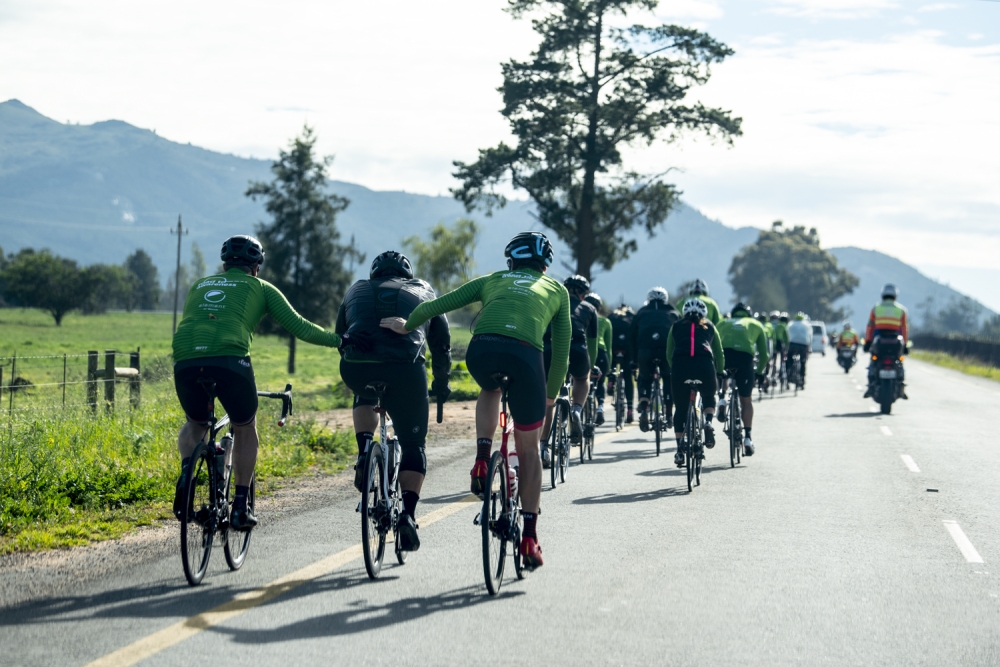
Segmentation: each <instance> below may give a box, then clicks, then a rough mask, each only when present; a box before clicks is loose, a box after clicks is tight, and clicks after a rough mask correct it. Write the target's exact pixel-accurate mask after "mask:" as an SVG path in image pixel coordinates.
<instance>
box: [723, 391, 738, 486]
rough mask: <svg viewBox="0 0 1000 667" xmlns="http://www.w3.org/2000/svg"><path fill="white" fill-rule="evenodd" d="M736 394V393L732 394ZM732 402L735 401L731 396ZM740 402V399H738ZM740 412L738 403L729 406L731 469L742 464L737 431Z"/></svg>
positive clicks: (727, 428) (727, 421)
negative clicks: (737, 442)
mask: <svg viewBox="0 0 1000 667" xmlns="http://www.w3.org/2000/svg"><path fill="white" fill-rule="evenodd" d="M732 393H735V392H732ZM729 400H730V401H733V400H734V397H733V396H732V395H730V397H729ZM736 400H739V399H736ZM738 411H739V406H737V405H736V403H730V404H729V417H728V418H727V419H726V430H727V431H728V432H729V467H730V468H735V467H736V464H737V463H739V462H740V454H739V445H737V444H736V441H737V439H738V437H739V436H738V434H737V431H738V429H739V426H738V421H737V420H738V417H737V413H738Z"/></svg>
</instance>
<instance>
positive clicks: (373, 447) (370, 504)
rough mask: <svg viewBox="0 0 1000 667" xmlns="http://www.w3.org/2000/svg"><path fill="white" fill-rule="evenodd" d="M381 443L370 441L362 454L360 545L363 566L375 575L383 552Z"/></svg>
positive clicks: (380, 563) (371, 574)
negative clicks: (363, 471)
mask: <svg viewBox="0 0 1000 667" xmlns="http://www.w3.org/2000/svg"><path fill="white" fill-rule="evenodd" d="M382 461H383V457H382V447H381V446H380V445H379V443H375V442H373V443H372V444H370V445H369V446H368V455H367V456H365V480H364V484H363V485H362V487H361V488H362V489H364V490H363V491H362V492H361V545H362V546H363V547H364V554H365V570H367V571H368V577H369V578H371V579H375V578H377V577H378V575H379V572H381V571H382V560H383V557H384V556H385V537H386V532H387V530H386V527H385V522H386V520H387V519H388V517H385V516H383V515H384V514H385V512H386V507H385V506H386V503H385V500H386V498H385V494H384V493H383V492H382V479H383V467H382Z"/></svg>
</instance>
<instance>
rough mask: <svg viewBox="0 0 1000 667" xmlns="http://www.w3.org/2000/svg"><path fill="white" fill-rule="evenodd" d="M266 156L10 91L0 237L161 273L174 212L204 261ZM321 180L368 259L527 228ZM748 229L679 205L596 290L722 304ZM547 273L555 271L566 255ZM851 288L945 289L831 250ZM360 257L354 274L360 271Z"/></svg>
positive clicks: (489, 253) (261, 172)
mask: <svg viewBox="0 0 1000 667" xmlns="http://www.w3.org/2000/svg"><path fill="white" fill-rule="evenodd" d="M269 167H270V163H269V162H267V161H263V160H253V159H246V158H240V157H236V156H233V155H225V154H221V153H215V152H212V151H208V150H204V149H202V148H198V147H195V146H191V145H183V144H178V143H176V142H172V141H168V140H166V139H164V138H162V137H159V136H157V135H156V134H155V133H154V132H152V131H149V130H143V129H139V128H137V127H134V126H132V125H129V124H128V123H125V122H122V121H117V120H111V121H105V122H101V123H95V124H93V125H64V124H62V123H59V122H57V121H54V120H52V119H50V118H46V117H45V116H43V115H41V114H39V113H38V112H37V111H35V110H34V109H31V108H30V107H28V106H26V105H24V104H22V103H21V102H19V101H17V100H10V101H8V102H4V103H0V246H2V247H3V248H4V250H5V251H7V252H11V251H15V250H17V249H18V248H21V247H25V246H27V247H35V248H40V247H48V248H51V249H52V251H53V252H55V253H57V254H60V255H64V256H68V257H72V258H74V259H76V260H78V261H80V262H81V263H84V264H86V263H92V262H98V261H100V262H113V263H120V262H122V261H123V260H124V258H125V256H126V255H127V254H128V253H130V252H132V251H133V250H134V249H136V248H144V249H145V250H146V251H147V252H149V253H150V255H151V256H152V257H153V261H154V262H155V263H156V264H157V266H158V267H159V268H160V272H161V277H162V279H163V280H164V282H165V281H166V277H167V274H168V273H169V272H170V271H172V270H173V266H174V262H175V254H176V238H175V237H172V236H171V235H170V234H169V232H168V229H169V228H170V227H172V226H173V225H175V224H176V222H177V215H178V214H183V219H184V225H185V227H187V228H189V229H190V230H191V231H190V234H189V236H186V237H185V238H184V241H183V242H184V251H183V252H184V256H185V258H187V257H190V252H189V248H190V243H191V242H192V241H197V242H198V244H199V245H200V246H201V247H202V249H203V250H204V251H205V254H206V257H207V258H208V260H209V267H210V268H211V267H212V266H214V265H215V261H214V257H215V256H216V255H215V253H216V248H217V247H218V245H219V244H220V242H221V240H222V239H224V238H225V237H226V236H228V235H230V234H238V233H247V232H252V230H253V226H254V224H255V223H256V222H258V221H260V220H263V219H264V212H263V208H262V206H261V205H260V204H255V203H254V202H252V201H250V200H249V199H247V198H246V197H244V196H243V192H244V191H245V190H246V187H247V183H248V182H249V181H251V180H268V179H269V178H270V176H271V174H270V171H269ZM330 190H331V191H332V192H335V193H337V194H340V195H343V196H345V197H347V198H348V199H350V200H351V204H350V206H349V207H348V209H347V211H346V212H344V213H343V214H342V215H341V216H340V218H339V226H340V230H341V232H342V234H343V236H344V240H345V241H346V240H347V239H349V238H350V237H351V235H354V237H355V241H356V243H357V246H358V247H359V249H360V250H361V251H362V252H364V253H366V255H367V258H368V260H370V259H371V258H372V257H373V256H374V255H375V254H377V253H378V252H380V251H382V250H385V249H388V248H398V247H399V245H400V242H401V240H402V239H403V238H405V237H407V236H410V235H412V234H423V233H425V232H426V230H427V229H429V228H430V227H431V226H433V225H434V224H436V223H437V222H439V221H442V220H443V221H452V220H454V219H456V218H458V217H463V216H465V217H472V218H474V219H475V220H477V221H478V222H479V223H481V225H482V226H483V235H482V238H481V240H480V243H479V245H478V247H477V249H476V260H477V263H478V270H479V271H480V272H484V273H485V272H487V271H491V270H495V269H499V268H503V248H504V246H505V245H506V243H507V240H508V239H509V238H510V237H511V236H512V235H513V234H514V233H516V232H518V231H521V230H522V229H530V228H534V227H537V224H536V223H535V222H534V220H533V219H532V217H531V210H532V207H531V206H530V205H529V204H527V203H525V202H512V203H511V204H510V205H508V207H507V208H506V209H504V210H502V211H500V212H498V213H497V214H496V215H494V216H493V217H492V218H487V217H485V216H483V215H482V214H473V215H471V216H470V215H468V214H466V213H465V211H464V209H463V208H462V206H461V205H460V204H459V203H458V202H456V201H455V200H454V199H452V198H450V197H430V196H425V195H417V194H410V193H407V192H380V191H374V190H370V189H368V188H365V187H362V186H360V185H355V184H351V183H344V182H339V181H331V182H330ZM756 237H757V230H756V229H754V228H749V227H745V228H741V229H733V228H731V227H726V226H725V225H723V224H722V223H721V222H718V221H714V220H710V219H708V218H707V217H705V216H704V215H702V214H701V213H699V212H698V211H697V210H695V209H693V208H691V207H690V206H687V205H682V206H681V207H680V208H679V209H678V210H677V211H676V212H675V213H674V214H673V215H671V216H670V218H669V219H668V220H667V222H666V224H665V225H664V226H663V227H662V228H661V230H660V231H659V233H658V234H657V235H656V237H654V238H653V239H651V240H650V239H647V238H646V237H645V235H644V234H643V235H641V236H640V237H639V250H638V251H637V252H636V253H635V254H634V255H633V256H632V257H631V258H630V259H629V260H628V261H626V262H623V263H621V264H620V265H619V266H616V267H615V268H614V270H612V271H611V272H607V273H599V274H598V275H596V277H595V281H594V288H595V289H596V290H598V291H599V292H601V293H602V294H603V295H604V296H605V298H607V299H611V300H618V299H619V298H622V297H624V298H625V299H626V300H627V301H629V302H631V303H633V304H637V303H639V302H641V301H642V300H643V298H644V295H645V292H646V290H647V289H648V288H649V287H652V286H654V285H662V286H664V287H666V288H667V289H668V290H671V291H673V290H674V289H675V288H676V287H677V286H678V285H679V284H681V283H682V282H684V281H686V280H690V279H692V278H695V277H699V278H702V279H704V280H705V281H707V282H708V284H709V286H710V288H711V290H712V293H713V296H715V297H716V298H717V299H718V300H719V302H720V303H721V304H723V305H726V304H730V303H731V294H732V293H731V290H730V288H729V284H728V282H727V279H726V272H727V270H728V268H729V263H730V261H731V259H732V256H733V255H734V254H735V253H736V252H737V251H738V250H739V249H740V248H741V247H742V246H744V245H746V244H747V243H751V242H753V241H754V239H756ZM557 249H558V250H559V256H560V258H561V260H562V262H561V263H560V264H559V265H558V266H556V267H554V271H553V273H555V274H558V275H566V274H567V273H568V272H569V271H568V270H567V269H566V267H565V264H564V263H565V261H566V260H567V259H568V253H567V252H566V250H565V248H564V247H562V246H561V244H557ZM833 252H834V254H835V255H836V256H837V258H838V260H839V261H840V262H841V264H842V265H843V266H845V267H846V268H848V269H849V270H851V271H852V272H854V273H855V274H856V275H858V277H859V278H861V286H860V288H859V289H858V290H857V291H856V293H855V294H854V295H851V296H849V297H847V298H845V299H844V300H843V303H844V304H846V305H847V306H848V307H849V308H851V309H852V310H853V312H854V318H855V319H856V320H859V319H860V318H861V317H862V316H863V315H864V314H865V313H867V311H868V309H869V308H870V307H871V304H872V303H874V301H875V300H876V299H877V297H878V290H879V289H880V288H881V286H882V283H884V282H887V281H895V282H896V283H897V284H898V285H899V286H900V288H901V290H902V300H903V301H904V302H905V303H908V304H909V305H910V306H911V307H913V306H915V305H916V304H918V303H919V302H921V301H922V300H923V299H924V298H926V297H927V296H933V297H934V298H935V299H936V300H937V301H938V302H939V303H941V304H944V303H946V302H947V301H948V299H949V298H951V297H953V296H958V293H957V292H955V291H954V290H952V289H951V288H949V287H946V286H944V285H941V284H939V283H936V282H934V281H932V280H930V279H929V278H927V277H925V276H923V275H922V274H920V273H919V272H918V271H917V270H916V269H913V268H912V267H910V266H908V265H906V264H904V263H903V262H900V261H899V260H897V259H894V258H892V257H890V256H888V255H884V254H882V253H877V252H873V251H866V250H860V249H857V248H836V249H834V250H833ZM365 268H366V267H364V266H361V267H358V272H359V273H363V272H364V271H365Z"/></svg>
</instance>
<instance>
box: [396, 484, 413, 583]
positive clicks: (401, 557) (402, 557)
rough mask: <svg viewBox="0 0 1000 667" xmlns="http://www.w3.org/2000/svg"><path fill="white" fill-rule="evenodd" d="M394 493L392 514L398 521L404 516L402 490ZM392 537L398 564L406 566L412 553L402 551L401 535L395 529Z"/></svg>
mask: <svg viewBox="0 0 1000 667" xmlns="http://www.w3.org/2000/svg"><path fill="white" fill-rule="evenodd" d="M392 493H393V494H394V495H393V503H392V504H393V509H392V513H393V516H395V517H396V519H397V521H398V519H399V517H400V516H402V514H403V508H402V507H401V505H402V503H401V502H400V498H401V497H402V496H401V495H400V490H399V489H398V488H396V489H394V490H393V491H392ZM392 537H393V544H394V545H395V551H396V562H397V563H399V564H400V565H405V564H406V557H407V556H409V555H410V552H409V551H403V550H402V549H400V548H399V533H397V532H396V530H395V529H393V531H392Z"/></svg>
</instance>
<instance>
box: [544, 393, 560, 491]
mask: <svg viewBox="0 0 1000 667" xmlns="http://www.w3.org/2000/svg"><path fill="white" fill-rule="evenodd" d="M547 448H548V450H549V477H550V478H551V483H552V488H553V489H554V488H556V478H557V477H558V476H559V405H558V404H557V405H556V409H555V410H554V411H553V413H552V426H551V427H550V428H549V440H548V447H547Z"/></svg>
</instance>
